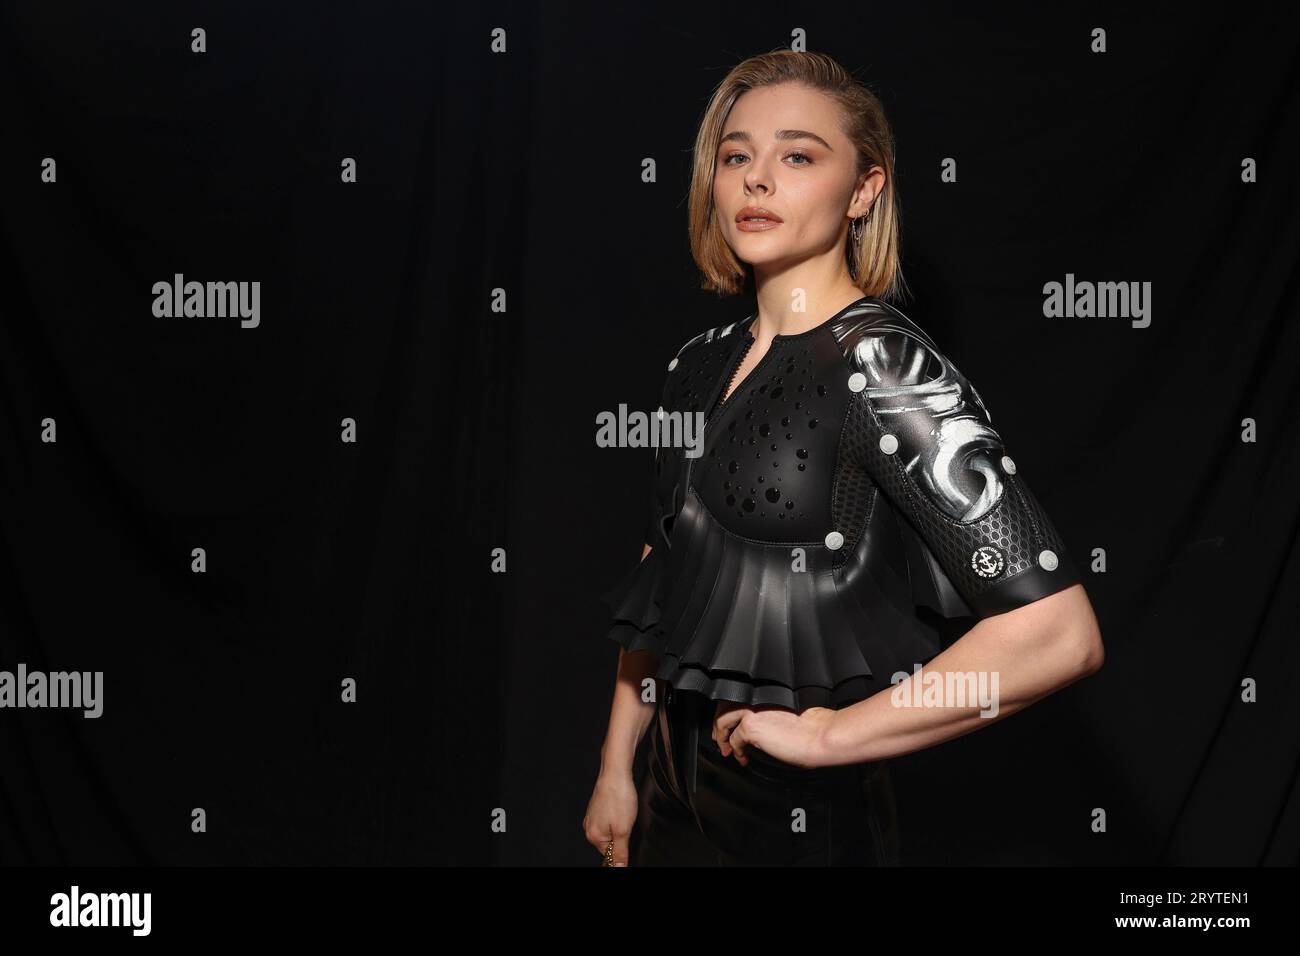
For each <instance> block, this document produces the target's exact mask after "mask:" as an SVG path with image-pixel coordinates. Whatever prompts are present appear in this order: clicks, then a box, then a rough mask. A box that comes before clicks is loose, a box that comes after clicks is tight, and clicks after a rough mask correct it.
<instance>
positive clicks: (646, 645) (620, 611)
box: [601, 547, 667, 653]
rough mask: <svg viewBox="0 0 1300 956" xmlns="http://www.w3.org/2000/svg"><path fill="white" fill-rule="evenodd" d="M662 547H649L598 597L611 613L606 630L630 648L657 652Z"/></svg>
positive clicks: (659, 647) (660, 643) (660, 639)
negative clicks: (642, 556)
mask: <svg viewBox="0 0 1300 956" xmlns="http://www.w3.org/2000/svg"><path fill="white" fill-rule="evenodd" d="M663 551H664V548H662V547H660V548H651V549H650V553H649V554H647V555H646V556H645V557H644V558H642V559H641V560H640V561H638V562H637V565H636V567H634V568H633V569H632V570H631V571H629V572H628V573H627V574H625V575H624V576H623V578H622V579H621V580H620V581H619V582H618V583H617V584H616V585H614V587H612V588H610V589H609V590H608V591H606V592H605V593H604V594H603V595H601V600H602V601H604V602H605V604H607V605H608V606H609V607H610V609H611V610H612V611H613V612H614V617H613V620H612V621H611V623H610V626H609V630H608V631H607V632H606V633H607V635H608V637H609V638H610V639H611V640H615V641H617V642H618V643H620V644H622V645H623V647H625V648H626V649H627V650H629V651H642V650H650V651H655V652H656V653H659V652H660V651H661V650H662V646H663V631H662V629H661V628H660V627H659V619H660V615H661V613H662V599H663V592H664V572H665V566H666V564H667V562H666V561H665V560H664V555H663Z"/></svg>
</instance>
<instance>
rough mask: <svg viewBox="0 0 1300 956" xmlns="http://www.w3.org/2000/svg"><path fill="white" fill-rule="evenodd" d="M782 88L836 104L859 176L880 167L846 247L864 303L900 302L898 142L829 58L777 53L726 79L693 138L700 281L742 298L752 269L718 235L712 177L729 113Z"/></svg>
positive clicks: (864, 94) (879, 111)
mask: <svg viewBox="0 0 1300 956" xmlns="http://www.w3.org/2000/svg"><path fill="white" fill-rule="evenodd" d="M778 83H800V84H803V85H804V86H807V87H810V88H812V89H815V90H820V91H821V92H823V93H826V94H827V95H828V96H830V97H832V98H833V99H834V100H835V101H836V102H837V103H838V104H839V105H840V108H841V112H842V113H843V117H844V126H843V132H844V134H845V135H846V136H847V137H848V139H849V141H850V142H852V143H853V145H854V146H855V147H856V149H857V153H858V169H857V174H858V175H859V176H860V175H862V174H863V173H865V172H867V171H868V170H869V169H871V167H872V166H879V167H881V168H882V169H883V170H884V173H885V185H884V187H883V188H882V189H881V191H880V195H878V196H877V197H876V200H875V202H874V203H873V204H872V207H871V210H870V211H869V212H868V213H867V215H866V217H865V221H864V222H863V223H862V224H861V235H860V237H859V238H858V239H857V241H854V238H853V230H850V231H849V234H848V236H847V238H846V240H845V244H844V256H845V261H846V263H847V265H848V267H849V275H850V276H852V277H853V281H854V284H856V285H857V286H858V288H860V289H861V290H862V293H863V295H871V296H877V297H879V298H882V299H890V298H896V297H897V296H899V295H900V294H902V292H903V290H904V283H903V276H902V270H901V267H900V264H899V207H898V195H897V193H896V192H895V190H894V135H893V132H892V131H891V130H890V127H889V121H888V120H887V119H886V118H885V109H884V107H883V106H882V105H881V103H880V100H879V99H877V98H876V95H875V94H874V93H872V92H871V91H870V90H869V89H867V87H866V86H864V85H863V84H862V83H861V82H859V81H858V80H857V79H855V78H854V77H853V75H852V74H851V73H849V71H848V70H846V69H845V68H844V67H843V66H841V65H840V64H839V63H838V62H836V60H835V59H834V58H832V57H830V56H828V55H826V54H824V53H805V52H800V51H797V50H777V51H774V52H771V53H762V54H759V55H758V56H753V57H750V58H749V59H748V60H745V61H744V62H743V63H740V64H738V65H737V66H736V67H734V68H733V69H732V71H731V72H730V73H728V74H727V76H726V78H725V79H724V80H723V81H722V82H721V83H720V84H718V88H717V89H716V90H714V91H713V97H712V99H710V101H709V105H708V107H707V109H706V110H705V111H704V116H703V118H702V119H701V120H700V128H699V132H698V133H697V134H696V137H695V162H694V166H693V170H692V173H691V194H690V212H689V220H690V234H691V255H692V256H693V257H694V259H695V263H696V265H697V266H699V268H700V272H701V273H702V281H701V288H704V289H708V290H711V291H716V292H717V293H718V294H719V295H735V294H737V293H739V292H741V291H742V290H743V288H744V285H745V280H746V278H747V277H748V276H751V275H752V273H753V269H752V267H751V266H749V265H748V264H747V263H744V262H742V261H741V260H740V259H739V258H737V256H736V254H735V253H734V252H733V251H732V249H731V247H730V246H729V245H727V242H726V239H724V238H723V235H722V231H721V230H720V229H719V228H718V224H717V217H716V210H715V207H714V204H713V176H714V167H715V164H716V163H717V158H718V146H719V143H720V141H721V140H722V130H723V127H724V126H725V124H726V121H727V115H728V114H729V113H730V112H731V107H732V106H733V105H735V102H736V100H737V98H739V97H740V95H741V94H742V93H745V92H747V91H748V90H753V89H757V88H758V87H762V86H775V85H776V84H778Z"/></svg>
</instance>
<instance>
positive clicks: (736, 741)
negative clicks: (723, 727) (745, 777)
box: [729, 724, 749, 767]
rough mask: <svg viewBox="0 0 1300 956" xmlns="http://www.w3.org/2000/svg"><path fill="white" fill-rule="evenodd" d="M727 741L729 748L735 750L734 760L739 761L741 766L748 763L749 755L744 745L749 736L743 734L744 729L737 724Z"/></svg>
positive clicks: (747, 741)
mask: <svg viewBox="0 0 1300 956" xmlns="http://www.w3.org/2000/svg"><path fill="white" fill-rule="evenodd" d="M729 742H730V744H731V749H732V750H733V751H735V754H736V760H738V761H739V762H740V765H741V766H742V767H743V766H746V765H747V764H748V763H749V755H748V754H746V752H745V747H746V745H747V744H748V743H749V738H748V737H747V736H746V735H745V730H744V728H743V727H742V726H741V725H739V724H737V725H736V729H735V730H733V731H732V732H731V737H730V738H729Z"/></svg>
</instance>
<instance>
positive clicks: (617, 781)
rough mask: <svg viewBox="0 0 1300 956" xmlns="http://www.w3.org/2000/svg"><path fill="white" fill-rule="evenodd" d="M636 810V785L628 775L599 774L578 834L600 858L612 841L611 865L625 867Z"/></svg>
mask: <svg viewBox="0 0 1300 956" xmlns="http://www.w3.org/2000/svg"><path fill="white" fill-rule="evenodd" d="M636 811H637V794H636V782H635V781H634V780H633V779H632V774H630V773H619V774H612V775H609V776H605V775H604V774H602V775H601V776H600V777H597V778H596V787H595V789H594V790H593V791H592V794H591V801H590V802H589V803H588V804H587V815H586V816H585V817H583V820H582V832H583V835H584V836H586V838H587V842H588V843H590V844H591V845H592V846H594V847H595V848H596V850H597V851H598V852H599V853H600V855H601V857H602V858H603V857H604V856H605V847H607V846H609V843H610V841H611V840H612V841H614V866H627V842H628V838H629V837H630V836H631V834H632V824H633V823H635V822H636Z"/></svg>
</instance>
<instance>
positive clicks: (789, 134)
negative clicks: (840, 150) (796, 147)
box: [718, 129, 835, 153]
mask: <svg viewBox="0 0 1300 956" xmlns="http://www.w3.org/2000/svg"><path fill="white" fill-rule="evenodd" d="M776 138H777V139H778V140H781V139H811V140H813V141H814V142H817V143H821V144H822V146H825V147H826V148H827V149H828V150H830V151H831V152H832V153H833V152H835V150H834V149H832V148H831V144H830V143H828V142H826V140H824V139H822V138H821V137H820V136H818V135H817V134H816V133H810V132H808V131H807V130H806V129H779V130H777V131H776ZM731 140H741V141H742V142H745V143H749V144H750V145H751V146H752V145H753V143H754V137H753V136H751V135H750V134H749V133H747V132H746V131H745V130H743V129H738V130H732V131H731V132H730V133H728V134H727V135H726V136H724V137H722V139H720V140H719V141H718V145H719V146H721V145H722V144H723V143H727V142H730V141H731Z"/></svg>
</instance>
